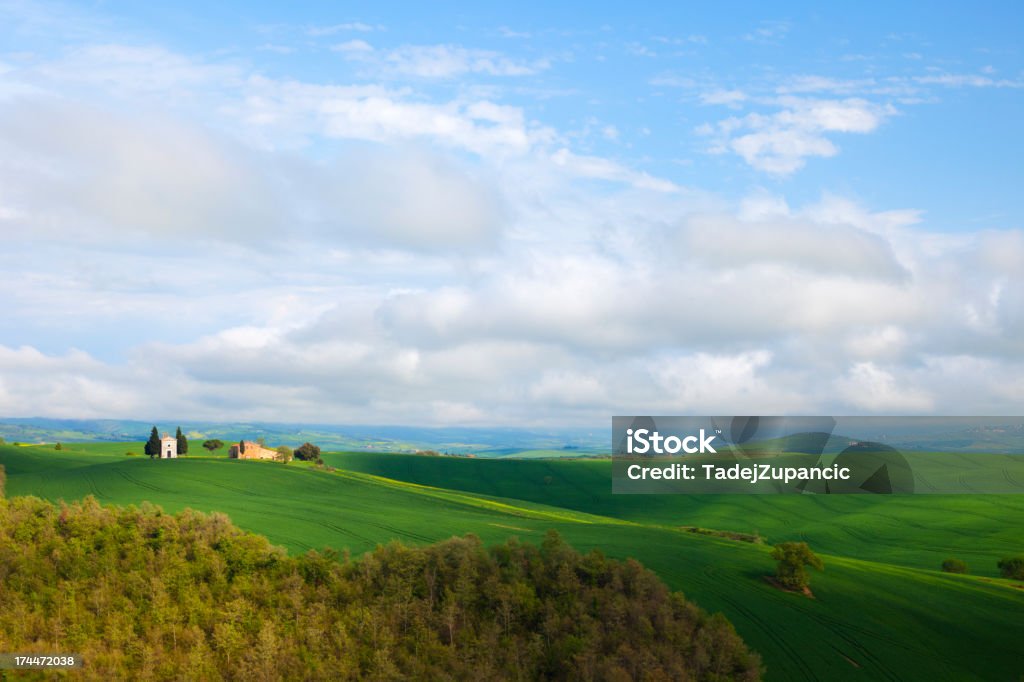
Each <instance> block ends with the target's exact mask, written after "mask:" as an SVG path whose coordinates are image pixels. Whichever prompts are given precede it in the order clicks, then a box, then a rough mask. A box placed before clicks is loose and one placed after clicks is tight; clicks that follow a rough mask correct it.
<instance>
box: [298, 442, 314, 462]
mask: <svg viewBox="0 0 1024 682" xmlns="http://www.w3.org/2000/svg"><path fill="white" fill-rule="evenodd" d="M295 459H302V460H305V461H307V462H312V461H315V460H317V459H320V448H319V447H317V446H316V445H313V444H312V443H303V444H302V445H300V446H299V447H297V448H296V449H295Z"/></svg>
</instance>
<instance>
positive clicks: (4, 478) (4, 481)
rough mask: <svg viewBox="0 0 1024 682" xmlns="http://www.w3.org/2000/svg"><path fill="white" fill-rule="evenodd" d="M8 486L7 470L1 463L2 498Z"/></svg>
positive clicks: (0, 496)
mask: <svg viewBox="0 0 1024 682" xmlns="http://www.w3.org/2000/svg"><path fill="white" fill-rule="evenodd" d="M6 487H7V470H6V469H4V466H3V465H2V464H0V498H3V496H4V490H5V489H6Z"/></svg>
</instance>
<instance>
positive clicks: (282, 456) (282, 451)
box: [274, 445, 292, 462]
mask: <svg viewBox="0 0 1024 682" xmlns="http://www.w3.org/2000/svg"><path fill="white" fill-rule="evenodd" d="M274 459H276V460H277V461H278V462H290V461H292V449H291V448H290V447H288V446H287V445H279V446H278V448H277V457H275V458H274Z"/></svg>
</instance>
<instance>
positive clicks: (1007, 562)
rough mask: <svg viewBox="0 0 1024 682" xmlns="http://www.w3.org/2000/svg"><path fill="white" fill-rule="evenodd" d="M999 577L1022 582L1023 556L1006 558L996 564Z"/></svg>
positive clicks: (1023, 575)
mask: <svg viewBox="0 0 1024 682" xmlns="http://www.w3.org/2000/svg"><path fill="white" fill-rule="evenodd" d="M996 566H998V567H999V575H1001V576H1003V577H1004V578H1009V579H1010V580H1024V555H1021V556H1008V557H1006V558H1005V559H1000V560H999V562H998V563H997V564H996Z"/></svg>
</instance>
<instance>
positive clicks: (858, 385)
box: [836, 362, 935, 414]
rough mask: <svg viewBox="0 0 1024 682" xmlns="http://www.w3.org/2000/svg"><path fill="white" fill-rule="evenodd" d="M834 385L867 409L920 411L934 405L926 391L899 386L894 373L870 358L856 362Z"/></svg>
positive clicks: (924, 411) (918, 412)
mask: <svg viewBox="0 0 1024 682" xmlns="http://www.w3.org/2000/svg"><path fill="white" fill-rule="evenodd" d="M836 386H837V388H838V390H839V391H840V394H841V395H842V396H843V397H844V398H846V400H848V401H849V402H850V403H851V404H852V405H854V406H856V407H857V408H859V409H862V410H866V411H868V412H875V413H879V412H888V413H890V414H920V413H927V412H929V411H930V410H932V409H934V407H935V400H934V398H932V396H930V395H929V394H928V392H927V391H924V390H921V389H919V388H915V387H913V386H901V385H900V382H899V379H898V378H897V377H896V376H894V375H893V374H891V373H890V372H887V371H886V370H884V369H882V368H880V367H878V366H876V365H875V364H874V363H872V362H859V363H857V364H855V365H854V366H853V367H851V368H850V371H849V372H848V373H847V374H846V376H844V377H842V378H841V379H839V380H838V381H837V382H836Z"/></svg>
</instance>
